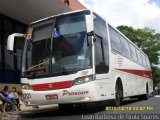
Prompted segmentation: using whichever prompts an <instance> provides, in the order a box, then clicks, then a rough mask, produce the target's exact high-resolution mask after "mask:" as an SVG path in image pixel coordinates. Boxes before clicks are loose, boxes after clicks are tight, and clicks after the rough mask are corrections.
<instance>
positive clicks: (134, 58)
mask: <svg viewBox="0 0 160 120" xmlns="http://www.w3.org/2000/svg"><path fill="white" fill-rule="evenodd" d="M129 47H130V54H131V57H132V60H134V61H137V54H136V48H135V47H134V45H132V43H129Z"/></svg>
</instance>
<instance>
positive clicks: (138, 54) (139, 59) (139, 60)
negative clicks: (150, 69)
mask: <svg viewBox="0 0 160 120" xmlns="http://www.w3.org/2000/svg"><path fill="white" fill-rule="evenodd" d="M137 57H138V63H139V64H142V56H141V53H140V51H139V50H138V49H137Z"/></svg>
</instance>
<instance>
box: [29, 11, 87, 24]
mask: <svg viewBox="0 0 160 120" xmlns="http://www.w3.org/2000/svg"><path fill="white" fill-rule="evenodd" d="M87 10H88V11H90V10H89V9H83V10H77V11H71V12H65V13H61V14H57V15H53V16H49V17H46V18H43V19H40V20H37V21H34V22H32V23H30V24H29V25H32V24H36V23H39V22H42V21H45V20H49V19H52V18H54V17H57V16H61V15H67V14H72V13H78V12H83V11H87Z"/></svg>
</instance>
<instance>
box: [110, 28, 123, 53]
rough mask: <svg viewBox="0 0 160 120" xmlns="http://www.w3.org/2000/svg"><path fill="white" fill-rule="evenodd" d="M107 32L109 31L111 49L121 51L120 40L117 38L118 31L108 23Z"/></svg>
mask: <svg viewBox="0 0 160 120" xmlns="http://www.w3.org/2000/svg"><path fill="white" fill-rule="evenodd" d="M109 33H110V40H111V47H112V49H113V50H115V51H116V52H118V53H122V49H121V42H120V39H119V33H118V32H117V31H116V30H114V29H113V28H112V27H111V26H110V25H109Z"/></svg>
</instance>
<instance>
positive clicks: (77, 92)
mask: <svg viewBox="0 0 160 120" xmlns="http://www.w3.org/2000/svg"><path fill="white" fill-rule="evenodd" d="M62 93H63V96H65V95H68V96H73V95H85V94H89V91H81V90H79V91H74V92H69V91H67V90H63V91H62Z"/></svg>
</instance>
